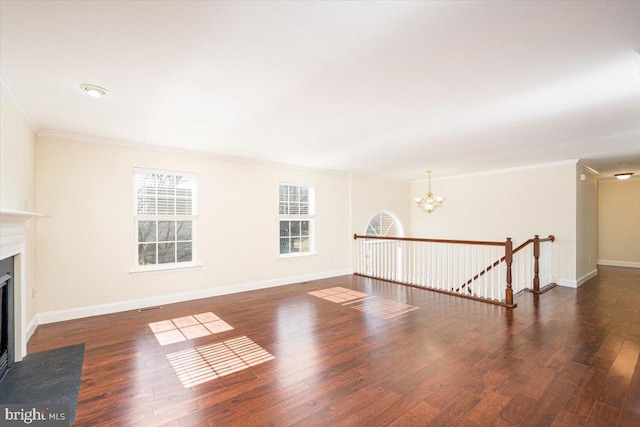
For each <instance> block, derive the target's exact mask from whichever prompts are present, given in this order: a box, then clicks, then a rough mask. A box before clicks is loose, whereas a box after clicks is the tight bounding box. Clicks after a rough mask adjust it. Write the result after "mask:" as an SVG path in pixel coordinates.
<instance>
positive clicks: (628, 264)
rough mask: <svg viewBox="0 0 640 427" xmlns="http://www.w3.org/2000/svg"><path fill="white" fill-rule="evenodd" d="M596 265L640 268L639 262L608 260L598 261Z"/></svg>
mask: <svg viewBox="0 0 640 427" xmlns="http://www.w3.org/2000/svg"><path fill="white" fill-rule="evenodd" d="M598 265H609V266H612V267H631V268H640V262H634V261H613V260H608V259H599V260H598Z"/></svg>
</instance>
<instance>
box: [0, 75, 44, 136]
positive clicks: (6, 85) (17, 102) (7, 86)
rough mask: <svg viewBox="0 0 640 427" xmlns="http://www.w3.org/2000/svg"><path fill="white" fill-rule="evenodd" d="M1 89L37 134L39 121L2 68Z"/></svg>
mask: <svg viewBox="0 0 640 427" xmlns="http://www.w3.org/2000/svg"><path fill="white" fill-rule="evenodd" d="M0 90H1V91H2V94H3V95H4V96H6V97H7V99H8V100H9V102H10V103H11V105H13V108H15V109H16V111H17V112H18V115H19V116H20V117H22V120H24V121H25V123H27V125H28V126H29V127H30V128H31V130H32V131H33V133H35V134H36V135H37V134H38V133H39V132H40V126H38V122H36V120H35V118H34V117H33V114H31V112H30V111H29V110H28V109H27V107H26V106H25V105H24V103H23V102H22V100H21V99H20V97H19V96H18V94H17V93H16V90H15V89H14V87H13V85H12V84H11V82H10V81H9V80H8V79H7V77H6V76H5V75H4V73H3V72H2V70H0Z"/></svg>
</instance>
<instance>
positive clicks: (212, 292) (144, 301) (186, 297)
mask: <svg viewBox="0 0 640 427" xmlns="http://www.w3.org/2000/svg"><path fill="white" fill-rule="evenodd" d="M347 274H351V269H350V268H345V269H342V270H334V271H327V272H323V273H314V274H306V275H303V276H292V277H285V278H282V279H273V280H265V281H262V282H253V283H242V284H237V285H230V286H223V287H217V288H211V289H203V290H201V291H193V292H184V293H179V294H171V295H161V296H157V297H151V298H141V299H135V300H128V301H121V302H115V303H110V304H100V305H93V306H89V307H79V308H71V309H67V310H56V311H47V312H44V313H40V314H39V315H38V323H39V324H40V325H45V324H47V323H54V322H62V321H64V320H73V319H81V318H84V317H90V316H99V315H102V314H109V313H118V312H122V311H127V310H136V309H139V308H144V307H152V306H156V305H164V304H173V303H177V302H183V301H191V300H195V299H200V298H211V297H215V296H219V295H228V294H233V293H238V292H246V291H253V290H257V289H266V288H272V287H275V286H283V285H291V284H294V283H301V282H306V281H310V280H319V279H327V278H330V277H336V276H343V275H347Z"/></svg>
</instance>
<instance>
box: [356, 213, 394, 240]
mask: <svg viewBox="0 0 640 427" xmlns="http://www.w3.org/2000/svg"><path fill="white" fill-rule="evenodd" d="M365 234H366V235H367V236H380V237H400V236H402V227H401V225H400V223H399V222H398V220H397V219H396V218H394V217H393V216H391V215H389V214H387V213H385V212H378V213H376V214H375V215H374V216H373V217H372V218H371V221H369V224H368V225H367V231H366V232H365Z"/></svg>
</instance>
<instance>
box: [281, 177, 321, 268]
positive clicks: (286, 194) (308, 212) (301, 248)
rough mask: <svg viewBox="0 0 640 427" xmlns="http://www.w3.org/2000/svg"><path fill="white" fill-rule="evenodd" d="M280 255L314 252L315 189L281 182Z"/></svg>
mask: <svg viewBox="0 0 640 427" xmlns="http://www.w3.org/2000/svg"><path fill="white" fill-rule="evenodd" d="M278 210H279V214H280V256H283V257H287V256H296V255H310V254H313V253H314V250H315V248H314V241H313V240H314V239H313V237H314V232H313V231H314V223H313V221H314V190H313V188H312V187H305V186H299V185H291V184H280V195H279V208H278Z"/></svg>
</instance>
